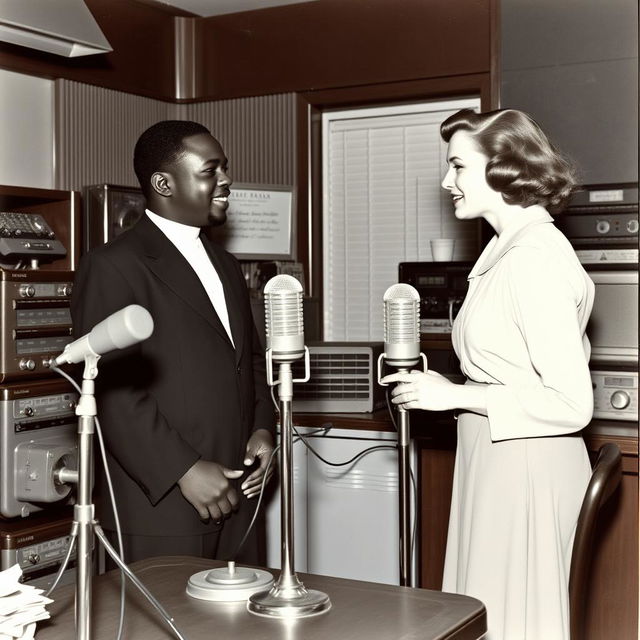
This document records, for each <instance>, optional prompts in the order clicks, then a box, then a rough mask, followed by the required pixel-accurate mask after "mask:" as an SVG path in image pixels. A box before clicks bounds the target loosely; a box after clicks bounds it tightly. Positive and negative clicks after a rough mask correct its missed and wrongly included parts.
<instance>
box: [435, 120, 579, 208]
mask: <svg viewBox="0 0 640 640" xmlns="http://www.w3.org/2000/svg"><path fill="white" fill-rule="evenodd" d="M456 131H468V132H469V133H470V134H471V136H472V138H473V140H474V141H475V143H476V144H477V145H478V147H479V149H480V151H481V152H482V153H484V154H485V155H486V156H487V158H488V159H489V161H488V163H487V168H486V179H487V183H488V184H489V186H490V187H491V188H492V189H494V190H495V191H498V192H500V193H501V194H502V197H503V198H504V201H505V202H506V203H508V204H518V205H521V206H523V207H528V206H530V205H532V204H539V205H542V206H544V207H547V208H548V209H549V210H550V211H552V212H558V211H560V210H561V209H562V208H563V207H564V205H565V204H566V202H567V201H568V199H569V198H570V197H571V194H572V192H573V189H574V186H575V184H576V170H575V167H574V166H573V164H572V163H571V162H570V161H569V160H568V159H567V158H565V157H564V156H563V155H562V154H561V153H560V152H559V151H558V150H557V149H556V148H555V147H554V146H553V145H552V144H551V143H550V142H549V140H548V139H547V136H546V135H545V134H544V132H543V131H542V129H541V128H540V126H539V125H538V123H537V122H536V121H535V120H534V119H533V118H531V117H530V116H529V115H527V114H526V113H524V112H522V111H517V110H516V109H499V110H497V111H488V112H486V113H476V112H475V111H473V110H472V109H462V110H460V111H458V112H457V113H454V114H453V115H452V116H450V117H448V118H447V119H446V120H445V121H444V122H443V123H442V124H441V125H440V135H441V136H442V139H443V140H444V141H445V142H449V140H451V137H452V136H453V134H454V133H455V132H456Z"/></svg>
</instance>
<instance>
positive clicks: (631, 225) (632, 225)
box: [627, 220, 638, 233]
mask: <svg viewBox="0 0 640 640" xmlns="http://www.w3.org/2000/svg"><path fill="white" fill-rule="evenodd" d="M627 231H628V232H629V233H638V221H637V220H629V222H627Z"/></svg>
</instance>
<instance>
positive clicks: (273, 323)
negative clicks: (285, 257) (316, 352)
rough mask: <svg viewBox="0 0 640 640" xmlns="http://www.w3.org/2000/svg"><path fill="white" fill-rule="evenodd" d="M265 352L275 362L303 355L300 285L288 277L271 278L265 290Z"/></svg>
mask: <svg viewBox="0 0 640 640" xmlns="http://www.w3.org/2000/svg"><path fill="white" fill-rule="evenodd" d="M264 308H265V333H266V338H267V350H271V357H272V359H273V360H274V361H275V362H285V363H286V362H294V361H295V360H298V359H300V358H302V357H303V356H304V319H303V313H302V285H301V284H300V283H299V282H298V281H297V280H296V279H295V278H294V277H293V276H289V275H287V274H280V275H277V276H274V277H273V278H271V279H270V280H269V282H267V284H266V285H265V287H264Z"/></svg>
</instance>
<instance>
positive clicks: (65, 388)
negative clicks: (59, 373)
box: [0, 379, 78, 518]
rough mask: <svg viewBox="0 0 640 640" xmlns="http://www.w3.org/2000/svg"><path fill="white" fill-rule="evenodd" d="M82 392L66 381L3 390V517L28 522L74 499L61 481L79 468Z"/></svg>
mask: <svg viewBox="0 0 640 640" xmlns="http://www.w3.org/2000/svg"><path fill="white" fill-rule="evenodd" d="M77 402H78V393H77V392H76V391H75V390H74V389H73V387H72V386H71V384H70V383H69V382H67V381H66V380H63V379H49V380H37V381H29V382H28V383H20V384H12V385H1V386H0V516H1V517H4V518H15V517H18V516H22V517H23V518H24V517H26V516H28V515H30V514H31V513H33V512H36V511H41V510H43V509H45V508H48V507H51V506H53V505H57V506H60V505H61V504H65V503H67V502H70V501H71V500H72V494H71V488H70V487H69V486H68V485H63V484H60V483H59V482H58V481H57V480H56V477H55V476H56V472H57V471H59V470H60V469H61V468H62V467H67V468H69V469H75V468H76V459H77V455H76V452H77V444H76V433H77V418H76V415H75V407H76V404H77Z"/></svg>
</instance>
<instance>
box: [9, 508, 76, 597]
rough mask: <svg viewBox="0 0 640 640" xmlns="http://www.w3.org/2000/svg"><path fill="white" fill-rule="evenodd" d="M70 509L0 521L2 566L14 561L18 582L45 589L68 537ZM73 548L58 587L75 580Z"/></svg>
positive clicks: (51, 581)
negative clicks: (19, 576) (18, 519)
mask: <svg viewBox="0 0 640 640" xmlns="http://www.w3.org/2000/svg"><path fill="white" fill-rule="evenodd" d="M72 522H73V517H72V514H71V510H70V508H64V509H56V510H55V512H49V513H46V514H41V515H38V516H34V517H33V518H29V520H20V521H17V522H0V539H1V540H2V547H1V549H0V558H1V559H2V569H3V570H4V569H9V568H10V567H12V566H13V565H15V564H18V565H20V568H21V569H22V578H21V582H25V583H27V584H30V585H31V586H33V587H38V588H40V589H48V588H49V587H50V586H51V585H52V584H53V580H54V578H55V576H56V574H57V573H58V569H59V568H60V565H61V564H62V560H63V559H64V556H65V554H66V553H67V550H68V548H69V543H70V540H71V536H70V532H71V524H72ZM74 567H75V550H74V551H73V552H72V553H71V558H70V560H69V564H68V565H67V569H66V570H65V572H64V573H63V574H62V578H61V579H60V582H58V586H62V585H65V584H71V583H73V582H74V581H75V571H74Z"/></svg>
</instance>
